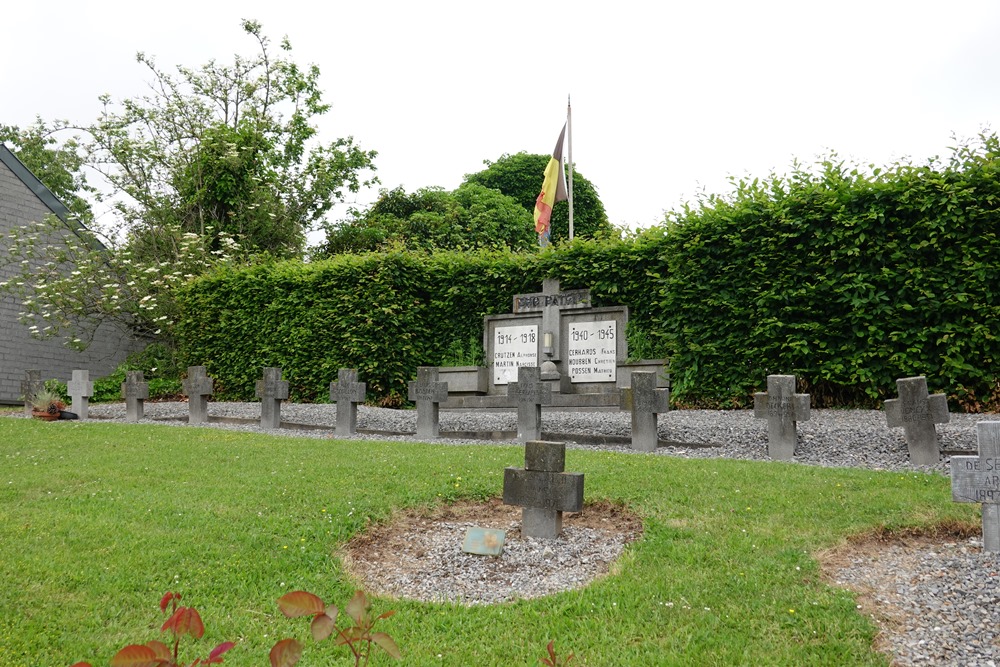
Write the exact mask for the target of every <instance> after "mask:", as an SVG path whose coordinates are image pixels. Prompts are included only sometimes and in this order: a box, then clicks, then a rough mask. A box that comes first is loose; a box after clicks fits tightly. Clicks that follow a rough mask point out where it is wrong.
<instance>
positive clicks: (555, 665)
mask: <svg viewBox="0 0 1000 667" xmlns="http://www.w3.org/2000/svg"><path fill="white" fill-rule="evenodd" d="M555 644H556V643H555V641H554V640H553V641H550V642H549V645H548V646H546V647H545V650H546V651H548V652H549V657H547V658H542V659H541V660H539V662H541V663H542V664H543V665H547V667H561V666H562V665H568V664H569V661H570V660H572V659H573V656H574V654H573V653H570V654H569V655H567V656H566V657H565V658H564V659H563V660H562V662H560V661H559V656H558V655H556V649H555Z"/></svg>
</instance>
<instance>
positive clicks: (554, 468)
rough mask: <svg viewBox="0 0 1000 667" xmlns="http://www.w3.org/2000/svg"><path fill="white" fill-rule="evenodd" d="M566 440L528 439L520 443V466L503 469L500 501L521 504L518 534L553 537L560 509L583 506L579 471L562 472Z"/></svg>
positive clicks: (559, 527) (559, 526)
mask: <svg viewBox="0 0 1000 667" xmlns="http://www.w3.org/2000/svg"><path fill="white" fill-rule="evenodd" d="M565 468H566V443H563V442H544V441H541V440H531V441H529V442H527V443H525V447H524V468H505V469H504V471H503V502H504V504H506V505H520V506H521V508H522V509H521V535H522V536H524V537H540V538H544V539H555V538H556V537H558V536H559V532H560V531H561V530H562V513H563V512H579V511H580V510H582V509H583V473H581V472H563V470H565Z"/></svg>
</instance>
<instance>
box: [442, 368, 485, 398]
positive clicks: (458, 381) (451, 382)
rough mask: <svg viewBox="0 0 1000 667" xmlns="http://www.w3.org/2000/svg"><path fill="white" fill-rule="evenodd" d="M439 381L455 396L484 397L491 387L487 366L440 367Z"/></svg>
mask: <svg viewBox="0 0 1000 667" xmlns="http://www.w3.org/2000/svg"><path fill="white" fill-rule="evenodd" d="M437 371H438V380H439V381H441V382H447V383H448V393H449V394H451V395H454V396H468V395H483V394H485V393H486V390H487V388H488V387H489V376H488V375H487V370H486V366H438V369H437Z"/></svg>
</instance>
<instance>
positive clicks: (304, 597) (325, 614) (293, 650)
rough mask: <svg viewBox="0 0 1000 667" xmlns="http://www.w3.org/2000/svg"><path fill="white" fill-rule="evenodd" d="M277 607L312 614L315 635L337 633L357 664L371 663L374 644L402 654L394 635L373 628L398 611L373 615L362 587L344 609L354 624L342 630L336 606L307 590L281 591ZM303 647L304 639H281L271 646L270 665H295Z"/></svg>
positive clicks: (320, 637)
mask: <svg viewBox="0 0 1000 667" xmlns="http://www.w3.org/2000/svg"><path fill="white" fill-rule="evenodd" d="M278 607H279V608H280V609H281V612H282V613H283V614H284V615H285V616H287V617H288V618H298V617H301V616H312V617H313V619H312V623H311V624H310V630H311V632H312V636H313V639H314V640H316V641H318V642H319V641H323V640H324V639H326V638H327V637H329V636H330V635H333V634H336V637H337V643H336V645H337V646H340V645H341V644H343V645H346V646H347V648H349V649H350V650H351V653H352V654H353V655H354V665H355V667H359V666H360V665H362V664H364V665H367V664H368V660H369V658H370V656H371V650H372V644H377V645H378V646H380V647H382V650H384V651H385V652H386V653H388V654H389V655H391V656H392V657H393V658H395V659H396V660H399V659H400V658H401V657H402V654H401V653H400V652H399V648H398V647H397V646H396V642H394V641H393V640H392V637H390V636H389V635H387V634H386V633H384V632H372V629H373V628H374V627H375V624H376V623H378V622H379V621H380V620H382V619H383V618H389V617H390V616H392V615H393V614H395V613H396V612H395V611H387V612H385V613H383V614H380V615H378V616H376V617H375V618H371V617H370V616H369V614H368V610H369V609H370V608H371V604H369V602H368V598H366V597H365V594H364V592H363V591H355V593H354V597H352V598H351V600H350V601H349V602H348V603H347V605H346V606H345V607H344V613H345V614H346V615H347V616H348V617H350V619H351V620H352V621H354V625H352V626H350V627H347V628H345V629H343V630H341V629H340V628H338V627H337V614H338V610H337V608H336V607H335V606H333V605H329V606H327V605H326V604H325V603H324V602H323V600H321V599H320V598H319V596H317V595H313V594H312V593H309V592H307V591H292V592H291V593H286V594H285V595H282V596H281V597H280V598H278ZM303 648H304V646H303V644H302V642H300V641H299V640H297V639H282V640H281V641H279V642H278V643H277V644H275V645H274V647H273V648H272V649H271V667H292V666H293V665H295V664H296V663H297V662H298V661H299V658H300V657H302V649H303ZM362 660H364V662H362Z"/></svg>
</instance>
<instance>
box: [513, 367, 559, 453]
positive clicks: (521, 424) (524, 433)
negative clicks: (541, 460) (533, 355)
mask: <svg viewBox="0 0 1000 667" xmlns="http://www.w3.org/2000/svg"><path fill="white" fill-rule="evenodd" d="M507 397H508V400H509V401H512V402H513V403H514V404H515V405H517V441H518V442H521V443H525V442H528V441H529V440H539V439H540V438H541V437H542V405H549V404H550V403H551V402H552V387H550V386H549V385H547V384H544V383H543V382H542V371H541V369H540V368H538V366H521V367H520V368H518V369H517V382H511V383H510V384H508V385H507Z"/></svg>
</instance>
